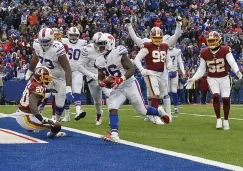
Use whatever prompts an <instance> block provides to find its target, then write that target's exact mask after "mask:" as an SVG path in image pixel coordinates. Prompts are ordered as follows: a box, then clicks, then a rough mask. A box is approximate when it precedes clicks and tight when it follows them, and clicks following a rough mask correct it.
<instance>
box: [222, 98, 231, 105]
mask: <svg viewBox="0 0 243 171" xmlns="http://www.w3.org/2000/svg"><path fill="white" fill-rule="evenodd" d="M222 100H223V104H224V105H227V106H228V105H230V98H229V97H223V98H222Z"/></svg>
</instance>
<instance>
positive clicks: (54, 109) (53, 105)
mask: <svg viewBox="0 0 243 171" xmlns="http://www.w3.org/2000/svg"><path fill="white" fill-rule="evenodd" d="M55 113H56V100H55V96H52V115H54V116H55Z"/></svg>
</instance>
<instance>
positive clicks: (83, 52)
mask: <svg viewBox="0 0 243 171" xmlns="http://www.w3.org/2000/svg"><path fill="white" fill-rule="evenodd" d="M81 54H82V56H88V50H87V49H86V48H83V49H82V51H81Z"/></svg>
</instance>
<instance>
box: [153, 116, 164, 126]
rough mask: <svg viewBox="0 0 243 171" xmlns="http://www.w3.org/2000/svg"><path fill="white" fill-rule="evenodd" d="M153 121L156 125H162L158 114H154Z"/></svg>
mask: <svg viewBox="0 0 243 171" xmlns="http://www.w3.org/2000/svg"><path fill="white" fill-rule="evenodd" d="M153 118H154V123H155V124H156V125H164V122H163V121H162V120H161V118H160V117H159V116H154V117H153Z"/></svg>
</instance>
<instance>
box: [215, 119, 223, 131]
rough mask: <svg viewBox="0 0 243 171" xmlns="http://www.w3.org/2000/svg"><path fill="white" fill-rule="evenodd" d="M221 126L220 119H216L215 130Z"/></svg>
mask: <svg viewBox="0 0 243 171" xmlns="http://www.w3.org/2000/svg"><path fill="white" fill-rule="evenodd" d="M222 128H223V125H222V120H221V118H219V119H217V123H216V129H222Z"/></svg>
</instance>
